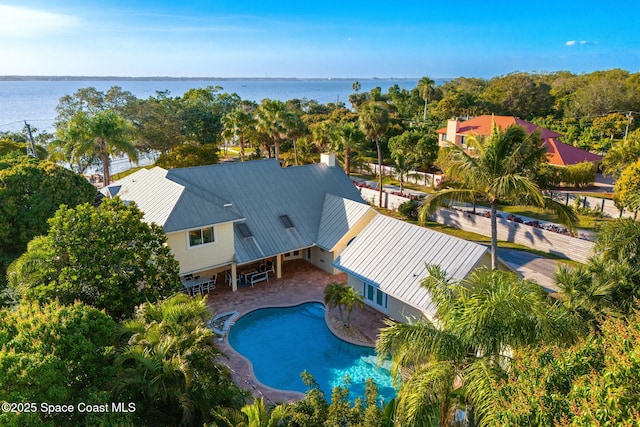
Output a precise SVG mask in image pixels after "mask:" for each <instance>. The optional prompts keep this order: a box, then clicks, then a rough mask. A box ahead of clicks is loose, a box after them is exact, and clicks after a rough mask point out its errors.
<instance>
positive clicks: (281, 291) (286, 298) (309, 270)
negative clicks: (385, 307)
mask: <svg viewBox="0 0 640 427" xmlns="http://www.w3.org/2000/svg"><path fill="white" fill-rule="evenodd" d="M283 264H285V268H283V269H282V271H283V273H282V277H281V278H275V277H274V278H273V279H269V281H268V282H262V283H259V284H256V285H255V286H253V287H251V286H246V287H242V288H240V289H238V291H237V292H233V291H232V289H231V287H230V286H227V285H226V284H224V283H220V282H218V285H217V286H216V288H215V289H214V290H213V291H211V292H210V293H209V296H208V305H209V308H210V310H211V312H212V315H215V314H218V313H226V312H232V311H237V312H238V313H239V314H240V315H243V314H246V313H248V312H250V311H252V310H255V309H258V308H264V307H286V306H292V305H297V304H301V303H304V302H309V301H320V302H323V301H324V289H325V287H326V286H327V285H328V284H330V283H333V282H341V283H345V284H346V283H347V276H346V274H344V273H342V274H337V275H331V274H328V273H326V272H325V271H323V270H321V269H319V268H317V267H315V266H313V265H312V264H310V263H308V262H306V261H304V260H292V261H287V262H286V263H283ZM325 318H326V320H327V325H328V326H329V328H330V329H331V330H332V331H333V333H334V334H336V335H337V336H339V337H340V338H342V339H344V340H346V341H350V342H352V343H354V344H359V345H366V346H373V345H374V344H375V340H376V338H377V334H378V330H379V329H380V328H383V327H384V326H385V324H384V322H383V319H384V318H385V316H384V314H382V313H380V312H378V311H376V310H374V309H372V308H370V307H368V306H364V308H362V309H359V308H356V309H355V310H354V312H353V315H352V317H351V327H350V328H345V327H343V326H342V323H341V321H340V315H339V313H338V309H337V308H334V309H329V310H327V312H326V317H325ZM217 345H218V346H219V348H220V350H222V352H223V353H224V354H226V355H227V356H228V359H224V363H226V364H227V365H228V366H229V367H230V368H231V371H232V372H233V376H234V380H235V382H236V384H238V385H239V386H240V387H241V388H243V389H246V390H248V391H250V392H251V393H252V394H253V395H254V396H255V397H264V398H265V399H266V400H268V401H271V402H274V403H275V402H283V401H291V400H298V399H300V398H301V397H302V395H301V394H300V393H297V392H288V393H286V392H281V391H278V390H274V389H272V388H270V387H267V386H265V385H263V384H261V383H260V382H258V381H257V380H256V379H255V377H254V376H253V372H252V369H251V365H250V363H249V362H248V360H247V359H245V358H244V357H243V356H242V355H240V354H238V353H236V352H235V351H234V350H233V349H232V348H231V347H230V346H229V343H228V341H227V337H226V335H225V336H224V337H223V338H222V339H221V340H220V341H218V342H217Z"/></svg>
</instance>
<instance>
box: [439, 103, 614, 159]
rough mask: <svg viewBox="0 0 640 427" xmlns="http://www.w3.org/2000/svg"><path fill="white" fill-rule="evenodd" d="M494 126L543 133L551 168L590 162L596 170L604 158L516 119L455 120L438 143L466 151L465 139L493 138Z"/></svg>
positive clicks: (499, 117) (483, 118)
mask: <svg viewBox="0 0 640 427" xmlns="http://www.w3.org/2000/svg"><path fill="white" fill-rule="evenodd" d="M494 125H495V126H498V127H499V128H501V129H503V130H504V129H506V128H508V127H509V126H512V125H517V126H521V127H522V128H524V130H525V131H526V132H527V133H529V134H531V133H533V132H535V131H538V132H540V138H541V139H542V142H543V144H544V146H545V148H546V149H547V159H548V160H549V163H550V164H552V165H555V166H568V165H575V164H578V163H582V162H591V163H593V164H594V165H595V166H596V167H597V166H598V163H600V161H601V160H602V156H599V155H597V154H593V153H591V152H589V151H586V150H583V149H581V148H578V147H574V146H572V145H569V144H565V143H564V142H562V141H560V138H562V134H560V133H557V132H554V131H552V130H549V129H546V128H543V127H542V126H537V125H535V124H533V123H529V122H527V121H525V120H522V119H519V118H517V117H513V116H494V115H483V116H478V117H474V118H472V119H469V120H464V121H460V120H457V119H452V120H449V121H448V122H447V127H445V128H441V129H438V130H436V132H437V133H438V134H439V135H440V137H439V143H440V145H441V146H443V145H444V144H445V143H446V142H447V141H448V142H451V143H453V144H456V145H458V146H460V147H465V139H466V138H467V137H468V136H470V135H475V136H487V135H490V134H491V130H492V129H493V126H494Z"/></svg>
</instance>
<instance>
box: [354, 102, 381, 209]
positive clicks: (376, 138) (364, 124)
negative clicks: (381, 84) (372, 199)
mask: <svg viewBox="0 0 640 427" xmlns="http://www.w3.org/2000/svg"><path fill="white" fill-rule="evenodd" d="M358 123H359V125H360V129H361V130H362V132H363V133H364V136H365V138H366V139H368V140H369V141H372V142H375V144H376V149H377V150H378V172H379V178H378V191H379V200H378V204H379V206H380V207H382V148H381V146H380V140H381V139H382V138H383V137H384V135H385V134H386V133H387V130H388V129H389V108H388V106H387V104H385V103H384V102H380V101H370V102H368V103H366V104H365V105H364V106H362V107H361V109H360V111H359V116H358Z"/></svg>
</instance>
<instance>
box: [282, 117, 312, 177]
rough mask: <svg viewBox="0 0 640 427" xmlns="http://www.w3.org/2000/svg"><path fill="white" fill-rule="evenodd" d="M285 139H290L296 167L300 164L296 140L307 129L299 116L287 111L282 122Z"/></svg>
mask: <svg viewBox="0 0 640 427" xmlns="http://www.w3.org/2000/svg"><path fill="white" fill-rule="evenodd" d="M284 128H285V137H286V138H290V139H291V141H292V142H293V155H294V158H295V162H296V166H298V165H299V164H300V161H299V160H300V159H299V153H298V151H299V150H298V140H299V139H300V138H302V137H303V136H304V135H305V133H306V132H307V127H306V125H305V124H304V122H303V121H302V119H301V118H300V116H299V115H298V114H297V113H295V112H293V111H287V114H286V115H285V121H284Z"/></svg>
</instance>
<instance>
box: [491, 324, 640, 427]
mask: <svg viewBox="0 0 640 427" xmlns="http://www.w3.org/2000/svg"><path fill="white" fill-rule="evenodd" d="M639 361H640V316H639V315H638V313H634V314H633V315H632V316H630V317H629V318H628V319H615V318H609V319H607V320H606V321H605V322H604V323H603V325H602V330H601V332H600V333H597V334H596V333H594V334H592V335H590V336H589V337H588V338H587V339H585V340H584V341H581V342H579V343H578V344H576V345H575V346H573V347H571V348H569V349H566V350H563V349H559V348H557V347H549V346H545V347H542V348H531V349H529V350H528V351H525V352H521V353H519V354H518V355H517V356H516V360H515V361H514V362H513V363H512V364H511V372H510V373H509V375H508V377H507V380H506V381H505V382H504V383H503V384H500V385H499V386H498V388H497V389H496V395H497V396H498V401H499V405H498V410H497V412H496V416H495V420H496V424H497V425H512V426H550V425H554V426H576V427H578V426H595V425H601V426H604V425H616V426H632V425H635V424H636V423H637V420H638V419H640V399H639V396H640V390H639V389H638V384H640V377H639V375H640V362H639Z"/></svg>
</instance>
